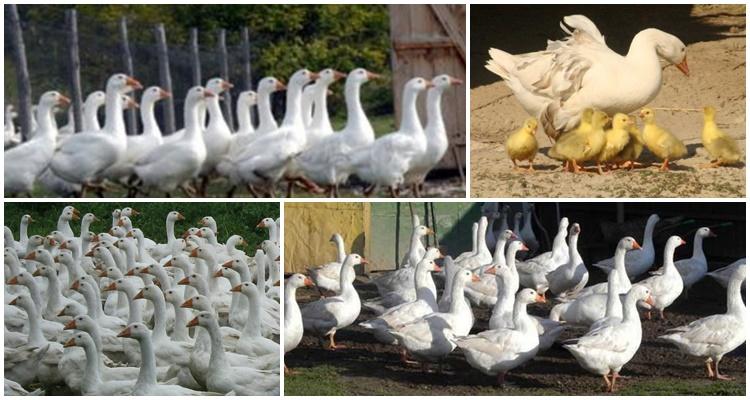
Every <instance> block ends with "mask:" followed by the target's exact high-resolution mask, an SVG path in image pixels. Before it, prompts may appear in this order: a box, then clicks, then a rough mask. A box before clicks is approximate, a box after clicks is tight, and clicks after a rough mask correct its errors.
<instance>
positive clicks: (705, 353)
mask: <svg viewBox="0 0 750 400" xmlns="http://www.w3.org/2000/svg"><path fill="white" fill-rule="evenodd" d="M746 275H747V268H746V267H745V264H744V263H742V264H739V265H737V266H735V267H734V268H733V271H732V275H731V277H730V279H729V285H728V287H727V312H726V313H724V314H716V315H711V316H708V317H705V318H701V319H699V320H696V321H693V322H691V323H690V324H688V325H684V326H680V327H677V328H673V329H670V330H669V331H671V332H674V333H669V334H667V335H662V336H659V338H661V339H664V340H666V341H668V342H670V343H672V344H674V345H675V346H677V348H678V349H680V351H681V352H683V353H686V354H689V355H691V356H695V357H705V358H706V370H707V372H708V377H709V378H711V379H721V380H730V379H731V378H729V377H727V376H725V375H722V374H721V373H720V372H719V362H721V359H722V357H724V355H725V354H727V353H729V352H730V351H732V350H734V349H736V348H737V347H739V346H740V345H741V344H742V343H745V340H746V334H745V327H746V323H745V320H746V319H747V311H746V309H745V304H743V303H742V293H741V291H742V283H743V282H744V281H745V278H746ZM712 364H713V365H712ZM712 367H713V368H712Z"/></svg>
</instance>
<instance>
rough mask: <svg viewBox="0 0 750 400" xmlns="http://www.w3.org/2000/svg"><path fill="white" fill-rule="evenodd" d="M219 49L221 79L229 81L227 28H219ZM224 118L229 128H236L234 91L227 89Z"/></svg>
mask: <svg viewBox="0 0 750 400" xmlns="http://www.w3.org/2000/svg"><path fill="white" fill-rule="evenodd" d="M217 47H218V49H217V51H218V52H219V61H220V68H221V79H224V80H225V81H227V82H231V81H230V80H229V54H228V53H227V31H226V29H219V31H218V40H217ZM224 118H225V119H226V121H227V125H229V129H231V130H234V129H235V128H234V116H233V114H232V92H231V91H227V92H226V93H225V94H224Z"/></svg>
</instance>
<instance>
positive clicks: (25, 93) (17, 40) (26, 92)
mask: <svg viewBox="0 0 750 400" xmlns="http://www.w3.org/2000/svg"><path fill="white" fill-rule="evenodd" d="M6 7H7V11H8V14H9V16H10V28H11V29H10V33H11V40H12V45H13V46H12V47H13V63H14V64H15V65H14V67H15V70H16V81H17V84H18V119H19V122H20V123H21V136H22V137H23V141H27V140H29V139H30V138H31V133H32V132H31V82H30V80H29V70H28V67H27V65H26V46H25V45H24V43H23V32H22V31H21V21H20V19H19V17H18V9H17V8H16V5H15V4H9V5H7V6H6Z"/></svg>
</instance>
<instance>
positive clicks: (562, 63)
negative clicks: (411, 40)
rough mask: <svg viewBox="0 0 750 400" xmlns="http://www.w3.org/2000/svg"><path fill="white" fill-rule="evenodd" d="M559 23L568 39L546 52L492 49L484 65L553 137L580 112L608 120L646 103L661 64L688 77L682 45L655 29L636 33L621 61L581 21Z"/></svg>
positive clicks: (595, 31) (568, 126) (591, 26)
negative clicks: (588, 111)
mask: <svg viewBox="0 0 750 400" xmlns="http://www.w3.org/2000/svg"><path fill="white" fill-rule="evenodd" d="M563 21H564V23H565V24H566V25H568V26H569V27H570V28H572V29H573V31H572V32H571V31H570V29H568V27H566V26H565V25H563V24H562V23H561V24H560V26H561V27H562V29H563V30H564V31H565V32H566V33H567V34H568V35H569V36H568V37H566V38H564V39H562V40H557V41H548V42H547V48H546V50H543V51H538V52H533V53H527V54H521V55H511V54H509V53H506V52H504V51H502V50H498V49H494V48H493V49H490V52H489V54H490V58H491V59H490V60H489V61H487V65H486V68H487V69H489V70H490V71H492V72H493V73H495V74H497V75H499V76H500V77H502V78H503V80H505V82H506V84H507V85H508V87H509V88H510V89H511V90H512V91H513V93H514V94H515V95H516V98H517V99H518V101H519V102H520V103H521V106H523V108H524V109H525V110H526V112H528V113H529V114H530V115H532V116H535V117H538V118H539V119H540V121H541V122H542V126H543V127H544V130H545V132H547V134H548V135H550V136H552V137H557V136H558V134H559V133H561V132H565V131H568V130H570V129H572V128H574V127H575V126H576V124H577V123H578V121H579V117H580V113H581V111H582V110H583V109H584V108H587V107H590V108H595V109H598V110H602V111H604V112H606V113H607V114H609V115H613V114H614V113H617V112H623V113H629V112H632V111H635V110H637V109H639V108H641V107H643V106H644V105H646V104H648V103H649V102H650V101H651V100H653V99H654V97H656V95H657V94H658V93H659V90H660V89H661V83H662V68H661V63H660V59H665V60H666V61H667V62H669V63H671V64H674V65H675V66H677V68H678V69H679V70H680V71H682V72H683V73H684V74H685V75H688V74H689V70H688V65H687V58H686V47H685V44H684V43H682V42H681V41H680V39H678V38H677V37H675V36H673V35H670V34H669V33H666V32H663V31H661V30H659V29H655V28H649V29H645V30H643V31H641V32H639V33H638V34H636V35H635V37H633V41H632V42H631V44H630V49H629V50H628V54H627V55H626V56H624V57H623V56H621V55H620V54H617V53H615V52H614V51H612V50H611V49H610V48H609V47H607V45H606V43H605V42H604V36H602V34H601V33H600V32H599V29H597V27H596V25H594V23H593V22H592V21H591V20H589V19H588V18H586V17H585V16H583V15H569V16H567V17H564V18H563ZM612 76H618V77H620V79H615V80H613V79H611V77H612ZM614 93H617V94H618V95H617V96H615V95H613V94H614Z"/></svg>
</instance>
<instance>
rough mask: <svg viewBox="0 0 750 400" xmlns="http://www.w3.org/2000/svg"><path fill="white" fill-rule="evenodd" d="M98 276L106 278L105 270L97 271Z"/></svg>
mask: <svg viewBox="0 0 750 400" xmlns="http://www.w3.org/2000/svg"><path fill="white" fill-rule="evenodd" d="M99 277H100V278H106V277H107V271H105V270H101V271H99Z"/></svg>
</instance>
